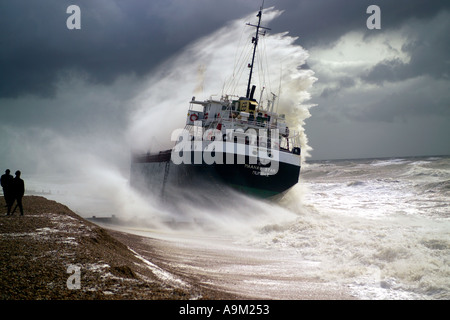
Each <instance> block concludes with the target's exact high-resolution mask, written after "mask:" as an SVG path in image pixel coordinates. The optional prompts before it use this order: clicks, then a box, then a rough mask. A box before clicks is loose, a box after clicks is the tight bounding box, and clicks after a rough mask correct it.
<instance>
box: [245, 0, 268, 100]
mask: <svg viewBox="0 0 450 320" xmlns="http://www.w3.org/2000/svg"><path fill="white" fill-rule="evenodd" d="M262 9H263V7H262V6H261V8H260V9H259V12H258V14H257V15H256V16H257V17H258V25H254V24H250V23H247V25H248V26H252V27H255V28H256V33H255V36H254V37H253V38H252V43H253V56H252V63H251V64H249V67H250V75H249V77H248V84H247V95H246V98H247V99H249V98H250V86H251V82H252V75H253V64H254V62H255V53H256V46H257V45H258V40H259V35H263V36H264V35H265V34H266V30H270V29H269V28H265V27H261V17H262ZM260 29H264V32H260Z"/></svg>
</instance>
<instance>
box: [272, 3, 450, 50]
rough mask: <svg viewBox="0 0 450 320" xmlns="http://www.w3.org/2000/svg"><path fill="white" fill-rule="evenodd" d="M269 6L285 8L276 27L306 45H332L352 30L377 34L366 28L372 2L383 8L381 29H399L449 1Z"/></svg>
mask: <svg viewBox="0 0 450 320" xmlns="http://www.w3.org/2000/svg"><path fill="white" fill-rule="evenodd" d="M265 3H266V5H268V4H270V5H275V6H276V7H277V8H278V9H281V10H285V12H284V14H283V18H282V19H279V20H276V21H274V22H273V23H272V27H273V29H274V30H288V31H290V32H291V34H293V35H295V36H299V37H300V39H299V41H300V43H301V44H302V45H303V46H305V47H306V48H310V47H313V46H318V45H320V46H332V45H334V43H335V42H336V41H337V40H338V39H339V38H340V37H341V36H343V35H344V34H346V33H348V32H350V31H355V30H356V31H361V32H365V33H366V35H367V36H371V35H374V34H376V33H374V32H372V31H370V30H368V29H367V27H366V21H367V18H368V17H369V15H368V14H367V13H366V10H367V7H368V6H370V5H378V6H379V7H380V9H381V30H380V31H381V32H384V31H389V30H393V29H397V28H399V27H400V26H401V25H403V24H404V23H405V21H408V20H410V19H411V18H416V19H419V20H424V19H425V20H426V19H429V18H431V17H433V16H435V15H436V14H438V13H439V12H441V11H442V10H445V9H447V10H450V2H449V1H446V0H430V1H423V0H395V1H392V0H375V1H374V0H346V1H342V0H316V1H307V0H303V1H298V0H277V1H275V0H272V1H266V2H265Z"/></svg>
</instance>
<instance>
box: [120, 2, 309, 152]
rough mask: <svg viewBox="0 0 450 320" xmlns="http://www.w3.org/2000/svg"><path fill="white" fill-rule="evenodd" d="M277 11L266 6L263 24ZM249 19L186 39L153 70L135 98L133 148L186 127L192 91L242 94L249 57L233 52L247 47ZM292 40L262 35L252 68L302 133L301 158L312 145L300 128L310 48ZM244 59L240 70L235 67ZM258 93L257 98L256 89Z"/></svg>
mask: <svg viewBox="0 0 450 320" xmlns="http://www.w3.org/2000/svg"><path fill="white" fill-rule="evenodd" d="M280 15H281V12H280V11H277V10H274V9H269V10H266V11H265V13H264V15H263V17H264V19H263V23H266V24H268V23H269V22H270V21H271V20H273V19H275V18H277V17H278V16H280ZM252 19H254V15H249V16H247V17H244V18H243V19H239V20H235V21H232V22H230V23H228V24H227V25H226V26H224V27H223V28H220V29H219V30H217V31H215V32H214V33H212V34H210V35H208V36H205V37H203V38H201V39H199V40H198V41H196V42H194V43H192V44H190V45H189V46H188V47H186V48H185V49H184V50H183V51H182V52H181V53H179V54H177V55H176V56H175V57H172V58H170V59H169V60H167V61H166V62H165V63H164V64H162V65H161V66H159V68H158V69H157V70H156V71H155V72H154V73H152V75H151V77H150V78H149V79H148V80H147V89H146V90H144V91H143V92H142V93H141V94H140V95H139V96H137V97H136V98H135V99H134V101H133V108H134V112H133V114H132V116H131V119H130V126H129V134H128V136H129V141H130V144H131V146H132V148H133V149H135V150H141V151H145V152H147V151H150V152H156V151H158V150H161V149H163V148H167V149H168V148H170V147H172V146H173V142H172V141H170V136H171V133H172V132H173V131H174V130H175V129H178V128H183V127H184V124H185V117H186V113H187V108H188V102H189V101H190V100H191V97H192V96H196V99H197V100H201V99H203V98H210V97H213V98H216V99H219V98H220V96H221V95H225V94H229V95H236V96H243V95H245V89H246V81H247V76H248V74H247V72H248V71H247V67H246V66H247V64H248V63H249V61H240V62H239V63H238V62H236V60H242V59H243V58H242V57H241V55H240V54H236V52H239V51H241V50H242V48H238V46H245V47H248V48H250V43H251V37H252V32H253V30H252V29H251V28H249V27H247V26H245V23H246V22H248V21H252ZM239 39H242V40H239ZM244 40H245V41H244ZM296 40H297V39H296V38H294V37H291V36H289V35H288V34H287V33H273V34H272V33H268V34H266V36H265V37H260V41H261V42H262V43H261V45H260V46H259V47H260V49H258V50H259V51H258V56H259V57H261V58H262V59H261V60H263V61H262V62H266V63H267V66H266V65H264V66H262V65H261V68H257V69H256V72H255V77H254V80H255V82H257V87H258V88H259V89H258V90H263V93H264V96H263V97H267V98H272V95H271V93H274V94H276V96H277V97H278V98H277V101H276V109H277V110H278V112H279V113H285V114H286V116H287V117H286V118H287V119H288V121H291V122H292V123H290V125H292V126H294V127H295V128H296V131H298V132H299V133H300V136H301V143H302V148H303V150H302V151H303V152H302V155H303V156H304V157H305V156H307V155H308V151H309V150H310V147H309V146H308V143H307V137H306V134H305V132H304V130H303V129H302V128H303V124H304V120H305V119H307V118H308V117H310V113H309V108H310V107H311V105H306V104H304V103H305V102H306V101H308V100H309V99H310V95H309V93H308V89H310V88H311V86H312V84H313V83H314V82H315V81H316V78H315V77H314V72H313V71H312V70H309V69H302V65H304V64H305V62H306V59H307V58H308V53H307V52H306V51H305V50H304V49H303V48H302V47H301V46H299V45H298V44H296V43H295V42H296ZM245 56H246V55H244V57H245ZM262 62H261V63H262ZM242 63H244V65H245V68H244V69H242V68H239V66H238V65H241V64H242ZM263 68H264V70H265V72H263V71H262V70H263ZM224 88H226V89H227V90H229V91H225V89H224ZM200 89H201V90H200ZM280 89H281V90H280ZM199 94H200V96H199ZM256 96H257V97H258V98H259V96H260V94H256Z"/></svg>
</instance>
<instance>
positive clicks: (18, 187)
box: [8, 170, 25, 216]
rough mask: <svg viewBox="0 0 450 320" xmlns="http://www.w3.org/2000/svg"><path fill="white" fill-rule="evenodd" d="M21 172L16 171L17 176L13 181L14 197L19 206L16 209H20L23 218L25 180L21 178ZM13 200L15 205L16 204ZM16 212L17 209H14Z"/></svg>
mask: <svg viewBox="0 0 450 320" xmlns="http://www.w3.org/2000/svg"><path fill="white" fill-rule="evenodd" d="M20 175H21V172H20V171H19V170H17V171H16V176H15V178H14V180H13V184H12V185H13V195H14V200H15V201H17V205H16V208H17V207H19V210H20V215H21V216H23V206H22V198H23V195H24V194H25V183H24V182H23V180H22V179H21V178H20ZM14 200H13V203H14ZM14 210H15V208H14ZM14 210H13V212H12V213H11V215H13V214H14ZM8 213H9V210H8Z"/></svg>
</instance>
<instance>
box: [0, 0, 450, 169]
mask: <svg viewBox="0 0 450 320" xmlns="http://www.w3.org/2000/svg"><path fill="white" fill-rule="evenodd" d="M261 3H262V1H260V0H258V1H256V0H255V1H243V0H232V1H215V0H213V1H211V0H208V1H206V0H170V1H167V0H152V1H144V0H128V1H120V0H97V1H87V0H75V1H65V0H63V1H52V0H39V1H26V0H16V1H0V71H1V72H0V131H1V132H2V137H1V138H0V139H1V140H0V141H1V143H2V149H3V150H7V151H8V152H2V155H1V157H2V158H1V160H2V162H3V163H6V162H8V161H10V162H11V161H12V160H11V159H9V158H8V155H5V153H7V154H9V155H12V154H14V157H15V159H18V158H21V159H22V158H23V157H24V154H23V153H25V151H24V152H23V153H20V152H18V151H17V150H15V149H14V145H15V144H16V142H17V141H20V140H23V139H26V138H24V136H25V137H29V138H28V139H31V136H36V135H39V133H38V132H46V133H45V135H44V134H43V135H42V137H40V138H39V139H38V140H39V142H40V143H44V142H45V141H53V140H52V138H51V137H54V139H63V140H58V141H60V142H58V143H54V144H53V145H54V146H55V148H57V146H58V145H65V144H67V141H66V140H64V139H65V138H69V137H73V136H77V137H80V139H79V140H77V142H76V143H75V144H76V145H77V146H79V141H83V140H84V141H86V140H95V139H98V140H99V142H100V143H101V142H102V141H103V139H104V141H110V142H111V141H116V142H118V141H120V143H121V144H126V141H125V140H126V138H124V133H125V132H126V130H127V121H128V120H129V113H130V108H132V106H133V103H132V101H133V98H134V97H136V96H138V95H139V94H140V92H145V90H146V89H148V88H145V85H147V84H148V82H147V81H146V79H148V77H150V76H151V75H152V74H154V73H155V72H156V70H159V71H160V70H161V66H163V65H164V63H167V61H170V60H169V59H171V58H172V57H174V56H176V55H177V54H178V53H179V52H180V51H182V50H184V49H185V48H187V47H189V45H190V44H191V43H193V42H196V41H198V40H199V39H200V38H202V37H205V36H207V35H210V34H212V33H213V32H215V31H217V30H220V28H222V27H223V26H225V25H226V24H227V23H228V22H229V21H231V20H234V19H237V18H242V17H244V16H246V15H249V14H252V13H255V14H256V12H257V10H258V9H259V7H260V6H261ZM72 4H75V5H78V6H79V7H80V8H81V29H80V30H69V29H68V28H67V27H66V20H67V18H68V17H69V14H67V13H66V9H67V7H68V6H69V5H72ZM372 4H375V5H378V6H379V7H380V8H381V29H380V30H369V29H368V28H367V27H366V20H367V18H368V17H369V15H368V14H367V13H366V9H367V7H368V6H369V5H372ZM264 6H265V7H272V6H274V7H275V9H276V10H280V11H282V14H281V16H280V17H279V18H277V19H274V20H272V21H271V22H270V23H269V24H268V27H270V28H271V29H272V30H271V31H270V32H272V33H281V32H289V35H290V36H292V37H297V40H296V43H297V44H299V45H301V46H302V47H303V48H305V49H306V50H307V51H308V53H309V59H308V61H307V65H304V66H303V67H304V68H310V70H312V71H313V72H314V74H315V77H317V79H318V81H317V82H316V83H315V84H314V86H313V88H312V89H311V92H310V93H311V101H309V103H311V104H315V105H316V106H315V107H314V108H312V109H311V115H312V116H311V117H310V118H309V119H307V121H306V125H305V132H306V134H307V135H308V138H309V141H310V144H311V146H312V148H313V151H312V152H311V154H312V156H313V158H316V159H326V158H351V157H377V156H406V155H421V154H449V153H450V143H449V142H448V137H449V136H450V131H449V130H450V129H449V128H450V114H449V109H450V96H449V92H448V87H449V72H450V71H449V68H450V44H449V41H448V34H449V32H450V25H449V21H450V3H449V2H448V1H437V0H432V1H423V0H395V1H388V0H382V1H365V0H363V1H361V0H350V1H338V0H318V1H307V0H301V1H299V0H277V1H274V0H266V1H265V2H264ZM249 22H251V21H249ZM238 41H239V39H236V42H238ZM217 50H220V48H217ZM175 89H176V88H174V90H175ZM219 89H220V88H219ZM185 98H186V100H188V99H190V97H185ZM417 127H421V128H422V129H421V130H417ZM93 132H95V134H92V133H93ZM12 137H14V138H12ZM93 137H94V138H93ZM356 137H357V138H356ZM11 139H12V140H11ZM355 139H356V140H355ZM411 140H414V141H421V143H420V144H412V145H411V144H410V141H411ZM61 141H66V142H61ZM70 141H72V140H70ZM69 144H70V143H69ZM69 149H70V148H69ZM12 150H14V152H12ZM65 150H66V149H65ZM105 152H106V154H107V156H106V157H105V158H108V157H113V156H118V157H121V159H122V160H123V163H126V161H127V158H126V156H123V154H126V153H124V152H123V150H121V149H120V148H118V149H114V148H112V147H111V148H107V150H106V151H105Z"/></svg>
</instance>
